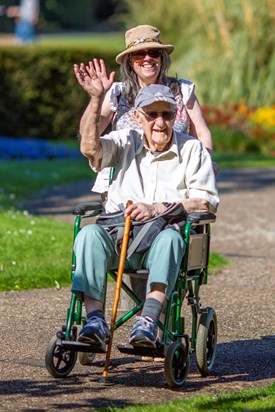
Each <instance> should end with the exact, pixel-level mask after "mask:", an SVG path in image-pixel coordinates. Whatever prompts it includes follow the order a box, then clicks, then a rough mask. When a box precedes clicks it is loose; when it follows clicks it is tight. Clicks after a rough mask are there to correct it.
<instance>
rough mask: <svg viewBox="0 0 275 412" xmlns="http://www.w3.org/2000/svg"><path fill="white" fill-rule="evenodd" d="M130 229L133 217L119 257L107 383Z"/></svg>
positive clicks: (106, 366) (104, 375)
mask: <svg viewBox="0 0 275 412" xmlns="http://www.w3.org/2000/svg"><path fill="white" fill-rule="evenodd" d="M132 204H133V202H132V201H131V200H128V202H127V205H126V207H128V206H130V205H132ZM130 228H131V216H127V217H126V219H125V226H124V232H123V238H122V244H121V252H120V256H119V263H118V270H117V279H116V291H115V298H114V304H113V310H112V317H111V325H110V339H109V343H108V349H107V354H106V361H105V367H104V371H103V374H102V379H103V381H105V379H106V378H107V376H108V369H109V364H110V357H111V350H112V343H113V335H114V329H115V322H116V315H117V307H118V302H119V299H120V291H121V284H122V275H123V272H124V265H125V260H126V256H127V248H128V241H129V234H130Z"/></svg>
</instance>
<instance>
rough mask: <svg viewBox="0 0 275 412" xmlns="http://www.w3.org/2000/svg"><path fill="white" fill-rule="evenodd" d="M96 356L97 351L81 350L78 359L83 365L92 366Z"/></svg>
mask: <svg viewBox="0 0 275 412" xmlns="http://www.w3.org/2000/svg"><path fill="white" fill-rule="evenodd" d="M94 358H95V353H91V352H90V353H88V352H79V353H78V360H79V363H81V365H85V366H91V365H92V363H93V361H94Z"/></svg>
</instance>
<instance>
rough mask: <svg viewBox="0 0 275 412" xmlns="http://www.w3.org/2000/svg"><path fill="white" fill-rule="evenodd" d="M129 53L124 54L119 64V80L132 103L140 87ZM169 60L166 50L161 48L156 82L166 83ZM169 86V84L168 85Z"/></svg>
mask: <svg viewBox="0 0 275 412" xmlns="http://www.w3.org/2000/svg"><path fill="white" fill-rule="evenodd" d="M130 58H131V55H130V54H128V55H126V56H124V58H123V60H122V63H121V65H120V81H121V82H123V83H124V84H125V92H124V95H125V97H126V98H127V100H128V102H129V103H130V104H132V105H133V104H134V101H135V98H136V95H137V94H138V91H139V89H140V87H139V84H138V77H137V75H136V73H135V72H134V70H133V68H132V66H131V61H130ZM170 64H171V60H170V57H169V55H168V53H167V51H166V50H163V52H162V56H161V68H160V73H159V77H158V79H157V80H158V82H159V83H161V84H165V85H166V84H167V80H168V78H167V72H168V69H169V67H170ZM169 86H170V85H169Z"/></svg>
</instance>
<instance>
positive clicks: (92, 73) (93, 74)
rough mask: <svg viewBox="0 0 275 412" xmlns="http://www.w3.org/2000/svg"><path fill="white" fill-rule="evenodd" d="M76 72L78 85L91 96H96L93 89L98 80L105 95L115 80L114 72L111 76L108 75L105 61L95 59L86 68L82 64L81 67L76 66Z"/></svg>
mask: <svg viewBox="0 0 275 412" xmlns="http://www.w3.org/2000/svg"><path fill="white" fill-rule="evenodd" d="M74 72H75V76H76V78H77V80H78V83H79V84H80V86H81V87H83V89H84V90H85V91H86V92H87V93H88V94H89V95H90V96H92V95H94V93H93V92H92V88H93V86H95V85H96V83H95V81H97V82H98V80H100V83H101V85H102V88H103V94H106V92H107V91H108V90H109V89H110V87H111V86H112V84H113V82H114V78H115V72H114V71H113V72H111V73H110V75H109V76H108V75H107V72H106V66H105V63H104V60H103V59H99V60H98V59H93V60H92V61H90V62H89V65H88V66H85V65H84V63H80V65H79V66H78V65H77V64H74Z"/></svg>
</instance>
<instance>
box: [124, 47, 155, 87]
mask: <svg viewBox="0 0 275 412" xmlns="http://www.w3.org/2000/svg"><path fill="white" fill-rule="evenodd" d="M161 57H162V50H161V49H148V50H140V51H139V52H136V53H131V54H130V64H131V67H132V68H133V70H134V72H135V73H136V75H137V77H138V82H139V85H140V87H144V86H148V85H149V84H153V83H156V81H157V79H158V76H159V73H160V69H161Z"/></svg>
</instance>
